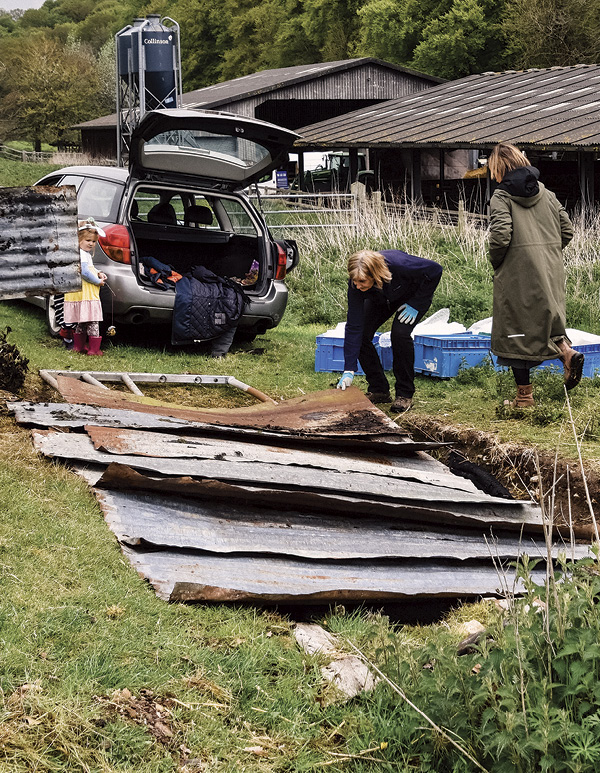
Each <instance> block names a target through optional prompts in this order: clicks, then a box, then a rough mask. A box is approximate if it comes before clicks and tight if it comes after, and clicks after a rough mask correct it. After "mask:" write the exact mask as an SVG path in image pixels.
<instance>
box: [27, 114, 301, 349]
mask: <svg viewBox="0 0 600 773" xmlns="http://www.w3.org/2000/svg"><path fill="white" fill-rule="evenodd" d="M297 136H298V135H297V134H295V133H294V132H292V131H290V130H288V129H283V128H281V127H279V126H274V125H273V124H269V123H266V122H264V121H259V120H255V119H252V118H244V117H242V116H238V115H233V114H230V113H218V112H211V111H205V112H200V111H194V110H185V109H178V110H157V111H153V112H150V113H147V114H146V115H145V116H144V118H143V119H142V121H141V122H140V124H139V126H138V127H137V129H136V131H135V132H134V134H133V136H132V140H131V148H130V154H129V169H128V170H127V169H122V168H115V167H106V166H72V167H66V168H64V169H60V170H58V171H56V172H52V173H51V174H49V175H46V176H45V177H43V178H42V179H41V180H39V181H38V183H37V184H38V185H53V186H63V185H73V186H75V188H76V190H77V208H78V213H79V217H80V218H86V217H90V216H91V217H93V218H95V220H96V221H97V222H98V223H99V225H101V226H102V228H103V230H104V231H105V233H106V236H105V237H100V240H99V247H97V248H96V253H95V255H94V264H95V265H96V267H97V268H99V269H100V270H101V271H104V273H105V274H106V275H107V277H108V281H107V285H108V288H103V292H102V302H103V307H104V318H105V321H107V322H110V321H114V322H115V323H123V324H129V325H148V324H150V323H169V322H171V319H172V313H173V303H174V299H175V290H174V289H173V287H172V286H171V285H170V284H169V283H167V284H164V283H161V282H158V281H157V277H156V275H153V274H152V272H151V271H150V270H149V269H148V266H147V263H146V262H145V260H144V259H145V258H153V259H155V260H158V261H160V262H161V263H163V264H166V265H168V266H170V267H172V268H173V269H174V271H175V272H177V273H179V274H185V273H187V272H190V271H191V270H192V269H193V268H194V267H195V266H198V265H202V266H205V267H206V268H208V269H210V270H211V271H213V272H214V273H215V274H218V275H219V276H224V277H230V278H237V279H239V280H242V281H243V284H244V291H245V292H246V294H247V296H248V297H249V298H250V303H249V304H248V305H247V306H246V308H245V311H244V315H243V317H242V318H241V320H240V323H239V327H238V332H239V334H240V335H241V336H242V337H244V338H246V339H252V338H253V337H254V336H256V335H257V334H261V333H264V332H265V331H266V330H269V329H270V328H273V327H275V326H276V325H278V324H279V322H280V321H281V318H282V316H283V313H284V311H285V307H286V304H287V298H288V290H287V287H286V285H285V282H284V279H285V275H286V272H288V271H290V270H291V269H292V268H294V266H295V265H296V264H297V262H298V250H297V246H296V243H295V242H294V241H292V240H281V239H274V238H273V237H272V235H271V233H270V232H269V229H268V227H267V225H266V223H265V220H264V218H263V216H262V215H261V214H260V213H259V212H258V211H257V209H256V208H255V207H254V206H253V205H252V203H251V202H250V200H249V199H248V196H247V195H246V194H245V193H244V189H245V188H247V187H248V186H249V185H251V184H252V183H254V182H257V181H258V180H259V179H261V178H263V177H264V176H265V175H268V174H269V173H270V172H271V171H272V170H273V169H275V168H276V167H278V166H281V165H282V164H284V163H285V162H286V160H287V153H288V149H289V148H290V147H291V145H292V143H293V142H294V140H295V139H296V138H297ZM31 300H32V301H34V302H35V303H37V304H38V305H43V306H45V308H46V311H47V320H48V325H49V327H50V330H51V332H53V333H56V332H57V328H56V322H55V319H54V309H53V299H52V298H50V299H45V298H36V299H35V300H34V299H31Z"/></svg>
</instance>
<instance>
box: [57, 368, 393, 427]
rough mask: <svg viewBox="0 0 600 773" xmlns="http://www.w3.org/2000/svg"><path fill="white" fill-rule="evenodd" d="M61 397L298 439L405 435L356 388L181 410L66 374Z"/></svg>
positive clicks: (61, 378)
mask: <svg viewBox="0 0 600 773" xmlns="http://www.w3.org/2000/svg"><path fill="white" fill-rule="evenodd" d="M57 382H58V386H59V391H60V393H61V395H62V396H63V397H64V398H65V400H67V401H68V402H70V403H80V404H88V405H97V406H100V407H104V408H121V409H126V410H129V411H139V412H141V413H149V414H154V415H156V416H170V417H173V418H180V419H187V420H188V421H203V422H207V423H211V424H216V425H225V426H236V427H250V428H252V429H254V430H257V429H265V430H275V431H278V432H283V431H287V432H293V433H297V434H301V435H307V434H310V433H319V434H320V435H335V436H339V437H343V438H346V437H352V436H358V437H364V436H365V435H380V434H381V433H384V434H390V435H394V436H395V437H400V436H405V435H406V432H405V431H404V430H403V429H401V428H400V427H399V426H398V425H397V424H396V423H395V422H393V421H392V420H391V419H390V418H389V417H388V416H386V414H385V413H384V412H383V411H381V410H379V408H377V407H376V406H375V405H373V403H372V402H371V401H370V400H369V399H368V398H367V397H366V396H365V395H364V394H363V392H361V391H360V389H357V388H356V387H350V388H349V389H345V390H342V389H327V390H324V391H321V392H313V393H311V394H308V395H303V396H302V397H294V398H293V399H291V400H284V401H283V402H281V403H279V405H272V404H270V403H257V404H255V405H251V406H247V407H244V408H225V409H223V408H182V407H178V406H174V405H172V404H170V403H164V402H161V401H159V400H154V399H152V398H149V397H137V396H136V395H131V394H125V393H123V392H117V391H114V390H111V389H100V388H99V387H95V386H93V385H91V384H87V383H85V382H83V381H77V380H76V379H73V378H68V377H66V376H58V378H57Z"/></svg>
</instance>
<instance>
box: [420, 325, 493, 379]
mask: <svg viewBox="0 0 600 773" xmlns="http://www.w3.org/2000/svg"><path fill="white" fill-rule="evenodd" d="M489 354H490V337H489V336H487V335H475V334H473V333H455V334H454V335H416V336H415V373H421V374H423V375H426V376H435V377H436V378H453V377H454V376H456V375H457V373H458V371H459V370H460V369H461V368H473V367H474V366H475V365H480V364H481V363H482V362H483V360H485V358H486V357H488V356H489Z"/></svg>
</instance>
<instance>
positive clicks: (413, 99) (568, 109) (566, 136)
mask: <svg viewBox="0 0 600 773" xmlns="http://www.w3.org/2000/svg"><path fill="white" fill-rule="evenodd" d="M599 107H600V65H575V66H573V67H551V68H549V69H543V70H536V69H533V70H525V71H522V72H516V71H508V72H501V73H483V74H481V75H470V76H467V77H466V78H461V79H459V80H456V81H451V82H449V83H444V84H442V85H439V86H434V87H433V88H431V89H427V90H426V91H423V92H419V93H418V94H415V95H413V96H410V97H406V98H402V99H394V100H390V101H388V102H383V103H380V104H377V105H374V106H372V107H369V108H365V109H362V110H357V111H355V112H352V113H347V114H345V115H343V116H340V117H339V118H333V119H331V120H328V121H323V122H322V123H318V124H313V125H312V126H305V127H302V128H301V129H299V130H298V131H299V133H300V134H301V135H302V139H301V140H298V141H297V142H296V145H298V146H307V145H310V146H315V147H335V146H342V147H366V146H368V147H373V148H375V147H381V148H386V147H420V146H436V147H438V146H439V147H448V148H456V147H462V148H482V147H483V148H485V147H491V146H493V145H495V144H496V143H497V142H500V141H504V142H514V143H516V144H518V145H521V146H528V145H529V146H532V145H535V146H541V147H543V148H546V149H550V150H552V149H556V150H564V149H567V148H571V149H574V148H580V149H585V150H599V149H600V110H599Z"/></svg>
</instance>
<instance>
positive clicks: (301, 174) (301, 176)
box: [298, 150, 304, 191]
mask: <svg viewBox="0 0 600 773" xmlns="http://www.w3.org/2000/svg"><path fill="white" fill-rule="evenodd" d="M303 188H304V151H303V150H301V151H300V152H299V153H298V190H299V191H301V190H303Z"/></svg>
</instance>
